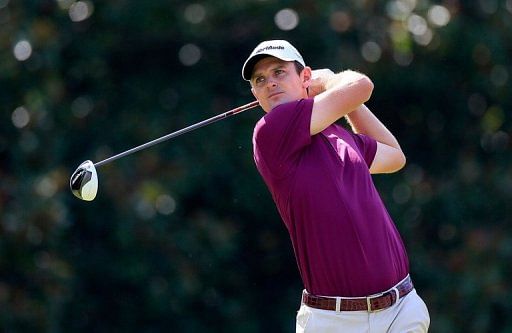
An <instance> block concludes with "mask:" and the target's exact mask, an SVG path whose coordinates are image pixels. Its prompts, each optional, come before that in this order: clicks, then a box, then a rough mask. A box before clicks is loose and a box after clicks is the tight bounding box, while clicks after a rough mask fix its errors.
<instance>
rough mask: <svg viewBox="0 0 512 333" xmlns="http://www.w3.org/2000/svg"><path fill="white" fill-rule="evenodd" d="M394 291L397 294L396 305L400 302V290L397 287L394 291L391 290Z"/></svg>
mask: <svg viewBox="0 0 512 333" xmlns="http://www.w3.org/2000/svg"><path fill="white" fill-rule="evenodd" d="M391 290H392V291H394V292H395V294H396V300H395V303H398V300H399V299H400V291H399V290H398V288H397V287H396V286H395V287H393V289H391Z"/></svg>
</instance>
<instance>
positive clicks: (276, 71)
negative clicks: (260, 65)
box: [274, 69, 284, 75]
mask: <svg viewBox="0 0 512 333" xmlns="http://www.w3.org/2000/svg"><path fill="white" fill-rule="evenodd" d="M283 73H284V70H282V69H276V70H275V71H274V74H275V75H281V74H283Z"/></svg>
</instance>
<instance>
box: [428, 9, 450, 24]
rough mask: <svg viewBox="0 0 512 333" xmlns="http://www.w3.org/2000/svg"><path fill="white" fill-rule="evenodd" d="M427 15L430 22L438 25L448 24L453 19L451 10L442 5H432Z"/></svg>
mask: <svg viewBox="0 0 512 333" xmlns="http://www.w3.org/2000/svg"><path fill="white" fill-rule="evenodd" d="M427 17H428V20H429V21H430V23H432V24H433V25H436V26H438V27H443V26H445V25H447V24H448V23H449V22H450V19H451V15H450V11H449V10H448V9H447V8H446V7H444V6H440V5H435V6H432V7H430V9H429V10H428V13H427Z"/></svg>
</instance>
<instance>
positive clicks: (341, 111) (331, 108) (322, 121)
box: [308, 69, 373, 135]
mask: <svg viewBox="0 0 512 333" xmlns="http://www.w3.org/2000/svg"><path fill="white" fill-rule="evenodd" d="M312 74H313V78H312V79H311V81H310V84H309V87H308V95H309V97H314V98H315V102H314V104H313V112H312V115H311V127H310V130H311V135H314V134H317V133H320V132H321V131H323V130H324V129H326V128H327V127H328V126H330V125H331V124H332V123H334V122H335V121H337V120H338V119H340V118H342V117H344V116H346V115H347V114H348V113H350V112H351V111H353V110H355V109H356V108H358V107H359V106H360V105H362V104H363V103H364V102H366V101H367V100H368V99H370V96H371V94H372V91H373V83H372V81H371V80H370V79H369V78H368V77H367V76H365V75H363V74H361V73H357V72H354V71H343V72H341V73H338V74H334V73H333V72H332V71H330V70H325V69H322V70H316V71H313V73H312Z"/></svg>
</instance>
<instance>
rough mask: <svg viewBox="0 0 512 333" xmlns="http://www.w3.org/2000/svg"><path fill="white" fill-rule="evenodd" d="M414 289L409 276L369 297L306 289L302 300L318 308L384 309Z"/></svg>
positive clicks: (372, 310)
mask: <svg viewBox="0 0 512 333" xmlns="http://www.w3.org/2000/svg"><path fill="white" fill-rule="evenodd" d="M413 289H414V286H413V284H412V281H411V278H410V277H409V276H407V277H406V278H405V279H404V280H402V281H401V282H400V283H398V284H397V285H396V286H395V287H393V288H391V289H389V290H388V291H385V292H383V293H380V294H376V295H371V296H368V297H349V298H347V297H327V296H315V295H311V294H309V293H308V292H307V291H305V290H304V292H303V293H302V302H303V303H304V304H305V305H307V306H310V307H312V308H316V309H322V310H332V311H368V312H374V311H379V310H384V309H387V308H389V307H391V306H392V305H394V304H395V303H396V301H398V300H399V299H400V298H402V297H404V296H405V295H407V294H408V293H410V292H411V291H412V290H413Z"/></svg>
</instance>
